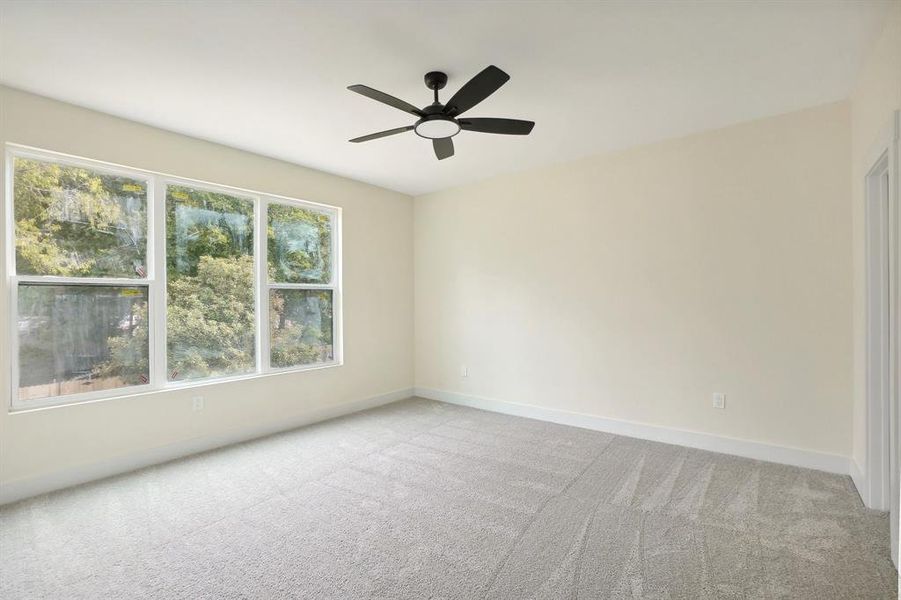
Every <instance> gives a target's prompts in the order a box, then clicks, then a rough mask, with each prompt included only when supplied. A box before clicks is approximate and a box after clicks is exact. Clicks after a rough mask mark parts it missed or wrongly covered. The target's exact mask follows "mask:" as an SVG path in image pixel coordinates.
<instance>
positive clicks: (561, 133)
mask: <svg viewBox="0 0 901 600" xmlns="http://www.w3.org/2000/svg"><path fill="white" fill-rule="evenodd" d="M891 1H892V0H887V1H880V0H874V1H871V0H856V1H855V0H849V1H834V0H833V1H820V0H798V1H789V0H782V1H763V0H761V1H757V2H739V1H722V2H716V1H706V2H693V1H692V2H689V1H683V2H677V1H659V2H640V1H630V2H611V1H608V2H603V3H601V2H597V3H588V2H560V1H556V2H551V1H547V2H534V1H533V2H486V1H482V2H461V1H456V2H426V1H421V2H406V1H402V2H374V1H363V2H358V1H353V2H274V1H269V2H261V1H257V2H224V1H220V2H207V1H193V2H137V1H132V2H61V1H60V2H37V1H30V2H9V1H3V2H2V3H0V11H2V12H0V57H2V58H0V81H2V82H3V83H6V84H8V85H11V86H13V87H17V88H21V89H25V90H28V91H32V92H36V93H39V94H43V95H46V96H50V97H53V98H58V99H61V100H65V101H68V102H72V103H74V104H79V105H82V106H86V107H89V108H93V109H96V110H100V111H103V112H107V113H112V114H115V115H119V116H123V117H126V118H129V119H133V120H136V121H141V122H144V123H148V124H151V125H155V126H158V127H162V128H165V129H170V130H173V131H177V132H181V133H185V134H188V135H192V136H197V137H200V138H204V139H208V140H213V141H216V142H221V143H223V144H228V145H230V146H235V147H238V148H242V149H245V150H250V151H253V152H258V153H260V154H265V155H268V156H273V157H277V158H281V159H284V160H288V161H291V162H295V163H299V164H302V165H306V166H309V167H313V168H316V169H321V170H323V171H328V172H332V173H337V174H340V175H344V176H347V177H351V178H354V179H359V180H362V181H367V182H370V183H374V184H376V185H380V186H383V187H386V188H391V189H395V190H399V191H402V192H406V193H409V194H421V193H425V192H430V191H435V190H440V189H444V188H448V187H453V186H457V185H460V184H464V183H468V182H472V181H476V180H479V179H484V178H486V177H489V176H492V175H495V174H498V173H503V172H508V171H514V170H521V169H525V168H528V167H533V166H537V165H543V164H548V163H553V162H560V161H564V160H568V159H573V158H576V157H580V156H585V155H589V154H594V153H597V152H602V151H608V150H614V149H619V148H624V147H628V146H634V145H637V144H641V143H646V142H650V141H656V140H660V139H664V138H669V137H674V136H680V135H685V134H688V133H692V132H696V131H701V130H704V129H711V128H715V127H721V126H724V125H728V124H731V123H736V122H739V121H745V120H748V119H754V118H758V117H764V116H768V115H774V114H779V113H784V112H788V111H792V110H795V109H799V108H803V107H806V106H812V105H816V104H821V103H826V102H831V101H836V100H840V99H843V98H847V97H848V95H849V93H850V90H851V88H852V86H853V83H854V79H855V76H856V73H857V69H858V65H859V64H860V61H861V58H862V55H863V51H864V49H865V47H866V42H867V39H868V38H869V37H870V36H872V35H873V34H874V33H875V32H876V31H878V27H879V25H880V21H881V19H882V18H883V17H884V15H885V9H886V8H887V7H888V4H889V3H890V2H891ZM489 64H495V65H497V66H499V67H501V68H502V69H504V70H505V71H507V72H508V73H509V74H510V75H511V80H510V81H509V82H508V83H507V84H506V85H505V86H504V87H502V88H501V89H500V90H499V91H498V92H497V93H495V94H494V95H493V96H492V97H490V98H489V99H488V100H486V101H485V102H483V103H482V104H481V105H479V106H478V107H476V108H474V109H472V110H471V111H470V112H468V113H467V116H471V117H510V118H525V119H530V120H534V121H536V122H537V125H536V126H535V130H534V131H533V132H532V135H530V136H528V137H518V136H517V137H509V136H499V135H487V134H480V133H472V132H462V133H461V134H460V135H459V136H457V137H456V138H455V140H454V141H455V144H456V150H457V154H456V156H454V157H453V158H450V159H448V160H444V161H441V162H439V161H437V160H436V159H435V156H434V154H433V152H432V149H431V144H430V143H429V142H428V141H426V140H423V139H421V138H419V137H417V136H416V135H415V134H413V133H412V132H408V133H406V134H402V135H398V136H394V137H388V138H383V139H380V140H375V141H371V142H368V143H363V144H350V143H348V142H347V140H348V139H350V138H352V137H356V136H359V135H363V134H366V133H371V132H375V131H381V130H383V129H390V128H394V127H399V126H403V125H407V124H412V121H413V117H411V116H410V115H406V114H405V113H403V112H400V111H398V110H396V109H393V108H390V107H388V106H385V105H382V104H379V103H377V102H374V101H372V100H370V99H367V98H364V97H362V96H359V95H357V94H354V93H352V92H349V91H348V90H346V89H345V88H346V86H348V85H350V84H353V83H364V84H366V85H369V86H371V87H374V88H377V89H380V90H382V91H385V92H387V93H389V94H392V95H395V96H397V97H400V98H402V99H405V100H407V101H408V102H411V103H412V104H415V105H419V106H424V105H426V104H428V103H429V102H430V101H431V99H430V92H429V90H427V89H426V88H425V86H424V84H423V83H422V76H423V74H424V73H425V72H426V71H430V70H444V71H445V72H447V73H448V75H449V76H450V81H449V82H448V87H447V88H446V90H445V91H444V93H443V95H442V98H443V99H445V100H446V99H447V98H449V97H450V95H451V94H452V93H453V92H454V91H456V89H457V88H458V87H459V86H460V85H462V84H463V83H464V82H465V81H466V80H468V79H469V78H470V77H471V76H472V75H474V74H475V73H476V72H478V71H479V70H481V69H482V68H484V67H485V66H487V65H489ZM138 166H139V165H138Z"/></svg>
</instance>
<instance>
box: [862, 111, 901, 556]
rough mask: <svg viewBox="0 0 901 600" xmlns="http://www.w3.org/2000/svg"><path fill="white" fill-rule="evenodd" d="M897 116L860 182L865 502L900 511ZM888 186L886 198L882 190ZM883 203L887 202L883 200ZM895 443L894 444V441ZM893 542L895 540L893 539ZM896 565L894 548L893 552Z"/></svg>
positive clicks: (900, 117)
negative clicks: (863, 206)
mask: <svg viewBox="0 0 901 600" xmlns="http://www.w3.org/2000/svg"><path fill="white" fill-rule="evenodd" d="M899 139H901V112H899V111H895V112H894V114H893V115H892V119H891V122H890V124H889V126H888V127H885V128H884V129H883V134H882V135H881V136H880V139H879V140H878V141H877V143H876V145H875V146H874V148H873V150H872V151H871V153H870V155H869V156H868V159H869V160H868V162H867V166H868V167H869V168H868V170H867V174H866V177H865V181H864V185H865V188H864V192H865V196H864V202H865V204H866V224H865V230H866V236H865V244H866V279H867V287H866V313H867V317H866V409H867V424H866V425H867V430H866V432H867V444H866V452H867V458H866V485H865V488H866V492H865V494H864V495H865V498H864V500H865V502H866V505H867V506H869V507H870V508H874V509H877V510H892V509H894V511H896V512H897V511H898V507H899V498H895V497H894V496H896V495H898V494H899V492H898V488H899V468H901V401H899V389H901V381H899V377H901V373H899V371H901V367H899V363H901V361H899V358H898V357H899V354H898V352H899V350H901V344H899V336H901V323H899V322H901V302H899V284H898V279H899V275H901V267H899V262H901V214H899V213H901V205H899V183H901V181H899V171H901V164H899V160H901V148H899ZM883 178H887V179H883ZM886 184H887V185H888V195H887V198H886V196H885V195H884V191H883V190H884V186H885V185H886ZM886 200H887V201H886ZM893 440H894V442H893ZM895 539H897V537H896V538H895ZM892 556H893V559H894V560H895V561H896V563H897V557H898V548H895V547H893V548H892Z"/></svg>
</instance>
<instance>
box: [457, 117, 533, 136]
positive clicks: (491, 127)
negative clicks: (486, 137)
mask: <svg viewBox="0 0 901 600" xmlns="http://www.w3.org/2000/svg"><path fill="white" fill-rule="evenodd" d="M459 123H460V128H461V129H465V130H466V131H480V132H482V133H503V134H505V135H529V134H530V133H531V132H532V128H533V127H535V122H534V121H520V120H519V119H460V121H459Z"/></svg>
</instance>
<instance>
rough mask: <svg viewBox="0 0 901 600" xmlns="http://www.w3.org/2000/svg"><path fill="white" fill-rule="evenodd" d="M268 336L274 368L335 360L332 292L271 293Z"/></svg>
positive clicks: (285, 291)
mask: <svg viewBox="0 0 901 600" xmlns="http://www.w3.org/2000/svg"><path fill="white" fill-rule="evenodd" d="M269 334H270V362H271V365H272V366H273V367H274V368H283V367H293V366H296V365H309V364H314V363H321V362H328V361H330V360H332V359H333V358H334V352H333V349H332V291H331V290H270V292H269Z"/></svg>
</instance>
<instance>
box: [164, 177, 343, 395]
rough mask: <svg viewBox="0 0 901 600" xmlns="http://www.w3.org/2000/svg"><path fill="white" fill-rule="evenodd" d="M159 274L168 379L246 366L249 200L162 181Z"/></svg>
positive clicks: (249, 361) (250, 336)
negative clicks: (162, 261) (162, 265)
mask: <svg viewBox="0 0 901 600" xmlns="http://www.w3.org/2000/svg"><path fill="white" fill-rule="evenodd" d="M326 218H327V217H326ZM166 277H167V287H166V291H167V294H166V344H167V348H166V358H167V365H168V368H167V371H168V378H169V380H170V381H179V380H184V379H198V378H204V377H221V376H224V375H236V374H241V373H252V372H253V371H254V370H255V369H256V360H255V358H254V346H255V342H254V339H255V337H256V335H255V327H254V323H255V322H256V309H255V307H254V304H255V300H254V289H253V200H250V199H247V198H239V197H237V196H233V195H230V194H219V193H216V192H208V191H204V190H198V189H194V188H191V187H186V186H181V185H170V186H167V188H166Z"/></svg>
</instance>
